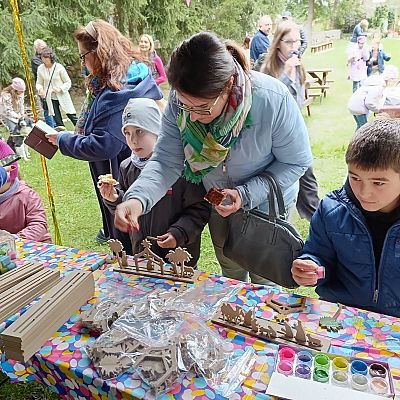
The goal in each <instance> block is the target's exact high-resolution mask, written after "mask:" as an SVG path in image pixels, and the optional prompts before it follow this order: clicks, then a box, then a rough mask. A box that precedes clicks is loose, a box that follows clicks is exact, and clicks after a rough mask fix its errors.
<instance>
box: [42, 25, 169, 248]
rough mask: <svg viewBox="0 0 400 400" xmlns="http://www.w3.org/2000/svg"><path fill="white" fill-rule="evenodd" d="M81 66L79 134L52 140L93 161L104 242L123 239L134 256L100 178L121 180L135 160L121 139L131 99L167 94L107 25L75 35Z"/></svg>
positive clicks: (124, 40) (66, 150) (66, 152)
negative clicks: (83, 92)
mask: <svg viewBox="0 0 400 400" xmlns="http://www.w3.org/2000/svg"><path fill="white" fill-rule="evenodd" d="M74 37H75V40H76V41H77V43H78V47H79V53H80V55H79V57H80V59H81V62H82V65H83V66H85V67H86V68H87V69H88V71H89V73H90V74H89V76H88V77H87V79H86V83H87V89H88V90H87V97H86V100H85V102H84V104H83V106H82V111H81V115H80V117H79V120H78V123H77V125H76V129H75V132H63V133H60V134H58V135H56V136H49V138H48V139H49V141H50V142H53V143H55V144H56V145H57V146H58V147H59V149H60V151H61V153H62V154H64V155H66V156H69V157H73V158H76V159H79V160H84V161H88V162H89V167H90V173H91V176H92V179H93V184H94V187H95V190H96V194H97V198H98V201H99V206H100V210H101V213H102V217H103V229H104V232H103V233H104V236H105V237H108V236H110V237H112V238H117V239H120V240H121V241H122V242H123V244H124V247H125V249H127V250H128V252H130V240H129V237H128V236H127V235H126V234H124V233H122V232H120V231H118V230H117V229H116V228H115V227H114V222H113V216H112V215H111V214H110V212H109V211H108V210H107V208H106V207H104V205H103V202H102V200H101V197H100V194H99V191H98V188H97V180H98V176H99V175H104V174H110V173H111V174H112V175H113V177H114V178H115V179H117V178H118V174H119V165H120V163H121V161H123V160H124V159H126V158H128V157H129V156H130V150H129V148H128V146H127V144H126V141H125V138H124V135H123V134H122V131H121V127H122V125H121V124H122V122H121V121H122V112H123V110H124V108H125V106H126V104H127V102H128V100H129V99H131V98H134V97H147V98H151V99H154V100H160V99H161V98H162V93H161V92H160V90H159V89H158V87H157V85H156V84H155V82H154V80H153V78H152V76H151V73H150V71H149V69H148V67H147V66H146V65H145V64H144V63H141V62H138V61H135V60H134V58H135V51H134V48H133V45H132V43H131V42H130V40H129V39H127V38H125V37H124V36H123V35H122V34H121V33H120V32H119V31H118V30H117V29H116V28H115V27H113V26H112V25H110V24H109V23H107V22H105V21H102V20H95V21H91V22H89V24H88V25H87V26H86V27H84V28H83V27H80V28H78V29H77V30H76V31H75V33H74Z"/></svg>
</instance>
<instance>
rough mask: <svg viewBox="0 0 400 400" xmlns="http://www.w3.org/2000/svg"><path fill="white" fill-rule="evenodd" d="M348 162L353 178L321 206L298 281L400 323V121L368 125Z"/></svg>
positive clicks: (296, 268) (298, 264)
mask: <svg viewBox="0 0 400 400" xmlns="http://www.w3.org/2000/svg"><path fill="white" fill-rule="evenodd" d="M346 163H347V165H348V179H347V181H346V183H345V184H344V186H343V187H342V188H341V189H339V190H335V191H333V192H331V193H329V194H328V195H327V196H326V197H325V198H324V199H323V200H321V203H320V205H319V208H318V210H317V211H316V213H315V214H314V216H313V218H312V220H311V226H310V232H309V236H308V238H307V241H306V243H305V245H304V249H303V254H302V255H301V257H300V258H299V259H297V260H295V261H294V262H293V266H292V275H293V278H294V280H295V281H296V282H297V283H298V284H299V285H305V286H314V285H316V286H317V288H316V292H317V293H318V294H319V295H320V297H321V298H322V299H323V300H327V301H331V302H339V303H343V304H346V305H349V306H355V307H359V308H362V309H366V310H371V311H375V312H379V313H384V314H389V315H393V316H396V317H399V316H400V121H399V120H396V119H376V120H374V121H373V122H371V123H369V124H366V125H364V126H362V127H361V128H360V129H359V130H358V131H357V132H356V133H355V135H354V136H353V138H352V139H351V142H350V144H349V147H348V149H347V152H346ZM320 266H323V267H325V277H324V278H322V279H318V276H317V273H318V270H317V268H318V267H320ZM318 269H319V268H318Z"/></svg>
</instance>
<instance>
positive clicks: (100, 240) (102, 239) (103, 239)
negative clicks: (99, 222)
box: [96, 228, 110, 244]
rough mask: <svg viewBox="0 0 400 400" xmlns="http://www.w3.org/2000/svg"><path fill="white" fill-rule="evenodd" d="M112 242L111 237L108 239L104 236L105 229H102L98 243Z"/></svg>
mask: <svg viewBox="0 0 400 400" xmlns="http://www.w3.org/2000/svg"><path fill="white" fill-rule="evenodd" d="M109 240H110V237H109V236H108V237H106V235H105V234H104V229H103V228H101V229H100V230H99V231H98V232H97V235H96V242H98V243H101V244H104V243H107V242H108V241H109Z"/></svg>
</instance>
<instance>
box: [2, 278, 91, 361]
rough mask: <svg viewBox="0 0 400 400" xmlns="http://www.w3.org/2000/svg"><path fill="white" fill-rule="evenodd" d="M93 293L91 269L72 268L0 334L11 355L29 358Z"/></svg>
mask: <svg viewBox="0 0 400 400" xmlns="http://www.w3.org/2000/svg"><path fill="white" fill-rule="evenodd" d="M93 294H94V279H93V274H92V273H91V272H90V271H73V272H71V273H70V274H69V275H67V276H66V277H65V278H64V279H62V280H61V281H60V282H59V283H58V284H57V285H56V286H54V287H53V288H52V289H51V290H49V291H48V292H47V293H46V294H45V295H44V296H43V297H42V298H41V299H40V300H39V301H38V302H37V303H35V304H34V305H33V306H32V307H30V308H29V310H28V311H27V312H26V313H25V314H23V315H22V316H21V317H20V318H18V319H17V321H15V322H14V323H13V324H11V325H10V326H9V327H8V328H7V329H5V330H4V331H3V333H2V334H1V335H0V337H1V339H2V341H3V346H4V351H5V354H6V356H7V357H8V358H12V359H14V360H18V361H24V362H26V361H27V360H29V358H31V357H32V355H33V354H34V353H35V352H37V351H38V350H39V348H40V347H41V346H42V345H43V344H44V343H45V342H46V341H47V340H48V339H49V338H50V337H51V335H53V334H54V332H56V331H57V329H58V328H59V327H60V326H61V325H62V324H64V323H65V322H66V321H67V320H68V319H69V318H70V317H71V315H72V314H73V313H74V312H75V311H76V310H77V309H79V308H80V307H81V306H82V305H83V304H84V303H85V302H87V301H88V300H89V299H90V298H91V297H93Z"/></svg>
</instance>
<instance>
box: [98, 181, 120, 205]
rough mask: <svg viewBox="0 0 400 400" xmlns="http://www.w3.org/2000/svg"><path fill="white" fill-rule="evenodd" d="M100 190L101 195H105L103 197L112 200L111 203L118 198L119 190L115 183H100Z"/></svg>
mask: <svg viewBox="0 0 400 400" xmlns="http://www.w3.org/2000/svg"><path fill="white" fill-rule="evenodd" d="M99 191H100V194H101V197H103V199H106V200H108V201H110V202H111V203H114V202H116V201H117V200H118V192H117V190H116V189H115V187H114V186H113V185H111V184H109V183H102V184H101V185H99Z"/></svg>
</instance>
